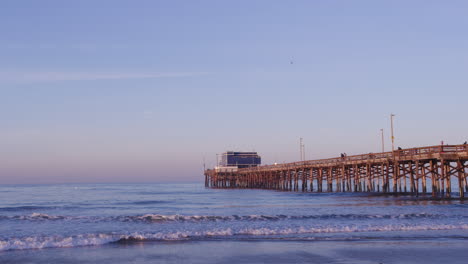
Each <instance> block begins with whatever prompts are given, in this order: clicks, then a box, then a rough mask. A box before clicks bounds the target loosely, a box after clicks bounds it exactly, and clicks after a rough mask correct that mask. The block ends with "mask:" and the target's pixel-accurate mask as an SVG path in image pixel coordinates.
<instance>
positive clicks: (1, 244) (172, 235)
mask: <svg viewBox="0 0 468 264" xmlns="http://www.w3.org/2000/svg"><path fill="white" fill-rule="evenodd" d="M456 229H464V230H467V229H468V224H459V225H448V224H441V225H384V226H357V225H351V226H323V227H298V228H244V229H240V230H237V231H236V230H233V229H231V228H226V229H213V230H206V231H176V232H168V233H164V232H158V233H138V232H134V233H129V234H82V235H77V236H70V237H62V236H46V237H41V236H30V237H24V238H10V239H7V240H0V251H5V250H16V249H41V248H54V247H78V246H92V245H102V244H107V243H112V242H132V241H135V240H137V241H145V240H187V239H200V238H209V237H233V236H270V237H271V236H274V235H294V234H314V233H349V232H384V231H429V230H456Z"/></svg>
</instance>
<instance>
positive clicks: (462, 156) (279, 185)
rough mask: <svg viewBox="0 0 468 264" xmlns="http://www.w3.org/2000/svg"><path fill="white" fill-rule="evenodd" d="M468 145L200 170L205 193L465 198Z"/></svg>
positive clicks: (439, 146) (467, 188)
mask: <svg viewBox="0 0 468 264" xmlns="http://www.w3.org/2000/svg"><path fill="white" fill-rule="evenodd" d="M467 160H468V145H467V144H463V145H438V146H429V147H420V148H410V149H401V150H395V151H393V152H381V153H369V154H362V155H354V156H345V157H338V158H330V159H320V160H308V161H300V162H292V163H283V164H275V165H263V166H258V167H251V168H243V169H232V170H223V171H219V170H216V169H208V170H205V186H206V187H210V188H257V189H273V190H283V191H303V192H314V191H316V192H333V191H335V192H385V193H411V194H415V195H417V194H420V193H428V191H429V192H430V193H432V195H433V196H434V197H437V196H441V197H451V196H452V180H455V181H457V182H458V184H457V185H456V186H457V187H458V188H457V189H458V194H459V197H460V198H464V196H465V192H468V183H467V176H468V173H467V169H468V163H467Z"/></svg>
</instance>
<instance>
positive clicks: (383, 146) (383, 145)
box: [380, 128, 385, 153]
mask: <svg viewBox="0 0 468 264" xmlns="http://www.w3.org/2000/svg"><path fill="white" fill-rule="evenodd" d="M380 133H381V135H382V153H384V152H385V144H384V134H383V128H381V129H380Z"/></svg>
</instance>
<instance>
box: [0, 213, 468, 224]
mask: <svg viewBox="0 0 468 264" xmlns="http://www.w3.org/2000/svg"><path fill="white" fill-rule="evenodd" d="M445 218H468V216H463V215H443V214H427V213H419V214H397V215H366V214H325V215H229V216H221V215H161V214H145V215H135V216H108V217H99V216H93V217H86V216H61V215H48V214H42V213H32V214H31V215H16V216H0V220H30V221H36V220H75V219H87V220H92V221H123V222H131V221H138V222H150V223H157V222H201V221H280V220H303V219H316V220H327V219H344V220H346V219H349V220H365V219H445Z"/></svg>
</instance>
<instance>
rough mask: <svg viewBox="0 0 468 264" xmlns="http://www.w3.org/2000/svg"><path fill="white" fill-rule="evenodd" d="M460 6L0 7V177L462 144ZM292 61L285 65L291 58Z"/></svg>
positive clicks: (169, 175)
mask: <svg viewBox="0 0 468 264" xmlns="http://www.w3.org/2000/svg"><path fill="white" fill-rule="evenodd" d="M467 14H468V2H467V1H426V0H424V1H423V0H421V1H395V0H392V1H373V0H369V1H328V0H327V1H325V0H323V1H272V0H268V1H255V0H250V1H188V0H187V1H130V0H128V1H116V0H108V1H104V0H103V1H47V0H42V1H32V0H31V1H17V0H11V1H9V0H4V1H1V3H0V183H49V182H145V181H197V180H200V181H201V180H202V179H203V175H202V163H203V157H205V158H206V163H207V165H208V166H213V165H214V163H215V157H216V156H215V154H216V153H221V152H223V151H225V150H248V151H250V150H255V151H258V152H259V154H260V155H261V156H262V157H263V161H264V162H265V163H273V162H275V161H276V162H283V161H295V160H297V159H299V146H298V145H299V142H298V141H299V137H303V138H304V142H305V144H306V156H307V158H308V159H315V158H327V157H332V156H338V155H339V153H341V152H346V153H347V154H348V155H352V154H359V153H368V152H378V151H380V129H381V128H383V129H384V130H385V134H386V148H387V150H388V149H390V144H389V143H390V138H389V130H390V129H389V126H390V121H389V115H390V113H392V112H393V113H395V114H396V118H395V136H396V145H397V146H401V147H416V146H424V145H436V144H439V143H440V141H441V140H444V141H445V142H446V143H449V144H459V143H462V142H463V141H465V140H468V122H467V113H468V111H467V99H468V72H467V70H468V15H467ZM291 61H293V63H292V64H291Z"/></svg>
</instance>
